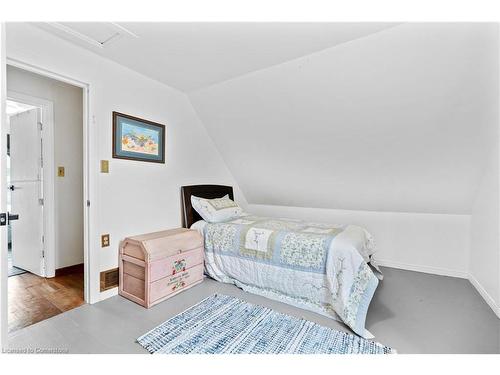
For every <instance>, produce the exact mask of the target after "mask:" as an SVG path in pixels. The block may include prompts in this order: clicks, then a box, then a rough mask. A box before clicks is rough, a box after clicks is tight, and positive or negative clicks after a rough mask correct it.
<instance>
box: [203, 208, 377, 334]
mask: <svg viewBox="0 0 500 375" xmlns="http://www.w3.org/2000/svg"><path fill="white" fill-rule="evenodd" d="M203 232H204V237H205V267H206V272H207V273H208V274H209V275H210V276H211V277H212V278H214V279H216V280H218V281H221V282H225V283H232V284H235V285H237V286H238V287H240V288H242V289H244V290H246V291H249V292H251V293H255V294H259V295H263V296H266V297H269V298H272V299H276V300H280V301H283V302H286V303H289V304H292V305H295V306H299V307H302V308H305V309H308V310H312V311H315V312H318V313H321V314H323V315H327V316H330V317H332V318H335V319H338V320H341V321H343V322H344V323H345V324H346V325H348V326H349V327H350V328H351V329H352V330H353V331H354V332H355V333H357V334H358V335H360V336H362V337H365V338H370V337H373V336H372V335H371V334H370V333H369V332H368V331H367V330H366V329H365V320H366V313H367V310H368V306H369V304H370V301H371V299H372V297H373V294H374V292H375V289H376V288H377V285H378V279H377V277H376V276H375V274H374V273H373V272H372V270H371V268H370V266H369V265H368V264H367V263H368V262H369V261H370V257H371V255H372V254H373V252H374V249H373V245H372V243H373V242H372V239H371V236H370V234H369V233H368V232H367V231H366V230H364V229H363V228H361V227H358V226H353V225H327V224H319V223H309V222H304V221H299V220H293V219H276V218H265V217H257V216H251V215H248V216H243V217H239V218H237V219H234V220H231V221H227V222H223V223H207V224H206V225H205V227H204V230H203Z"/></svg>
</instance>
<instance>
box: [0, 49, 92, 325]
mask: <svg viewBox="0 0 500 375" xmlns="http://www.w3.org/2000/svg"><path fill="white" fill-rule="evenodd" d="M6 65H11V66H14V67H16V68H19V69H23V70H26V71H29V72H32V73H36V74H39V75H42V76H44V77H48V78H52V79H55V80H57V81H61V82H65V83H68V84H70V85H73V86H76V87H79V88H81V89H82V94H83V95H82V96H83V103H82V106H83V107H82V108H83V121H82V132H83V201H82V206H83V213H84V219H83V233H84V235H83V242H84V244H83V245H84V252H83V258H84V259H83V263H84V299H85V302H86V303H95V302H98V301H99V299H100V296H99V290H98V289H97V288H92V286H95V285H99V280H98V278H99V277H98V275H97V277H94V272H93V270H95V269H98V259H97V257H94V256H91V253H92V248H93V247H94V246H93V244H94V243H96V244H97V243H98V241H97V242H96V241H92V239H97V240H98V234H97V233H98V226H97V224H98V217H97V210H96V209H95V208H92V209H91V206H90V201H91V193H92V195H93V196H94V201H97V181H98V175H97V169H94V168H92V169H91V168H90V165H91V161H94V159H96V160H97V156H92V155H91V153H90V147H91V142H90V139H91V137H94V138H95V137H96V134H95V133H92V132H91V126H90V116H89V113H90V109H89V106H90V84H88V83H86V82H83V81H80V80H78V79H74V78H70V77H67V76H64V75H62V74H59V73H54V72H52V71H50V70H47V69H44V68H42V67H38V66H34V65H31V64H28V63H25V62H23V61H20V60H16V59H12V58H9V57H8V56H7V58H6ZM91 218H92V220H91ZM6 255H7V254H5V256H6ZM96 255H97V254H96ZM1 282H2V284H3V283H4V282H5V284H6V283H7V277H2V280H1ZM94 289H95V290H94ZM3 323H4V322H2V324H3Z"/></svg>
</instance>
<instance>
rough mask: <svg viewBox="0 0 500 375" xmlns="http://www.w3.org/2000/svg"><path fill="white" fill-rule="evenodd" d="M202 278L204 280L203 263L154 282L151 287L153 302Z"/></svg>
mask: <svg viewBox="0 0 500 375" xmlns="http://www.w3.org/2000/svg"><path fill="white" fill-rule="evenodd" d="M201 280H203V264H198V265H196V266H194V267H191V268H188V269H186V270H185V271H180V272H178V273H176V274H174V275H170V276H167V277H164V278H163V279H160V280H157V281H155V282H152V283H151V289H150V298H151V302H152V303H154V302H155V301H157V300H159V299H161V298H165V297H168V296H169V295H170V294H172V293H175V292H178V291H180V290H182V289H184V288H186V287H188V286H190V285H191V284H194V283H196V282H198V281H201Z"/></svg>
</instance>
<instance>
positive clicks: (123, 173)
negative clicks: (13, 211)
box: [7, 23, 244, 302]
mask: <svg viewBox="0 0 500 375" xmlns="http://www.w3.org/2000/svg"><path fill="white" fill-rule="evenodd" d="M7 55H8V57H9V58H11V59H16V60H20V61H23V62H25V63H28V64H32V65H34V66H37V67H42V68H44V69H47V70H49V71H52V72H57V73H59V74H62V75H64V76H67V77H71V78H73V79H77V80H80V81H82V82H85V83H88V84H90V102H89V114H90V120H91V124H90V126H91V133H90V169H91V177H94V180H93V181H94V184H93V185H92V186H91V188H90V199H91V201H92V203H91V210H90V213H91V230H94V229H95V230H94V231H93V232H92V233H91V234H93V235H92V237H91V238H90V247H91V253H90V259H89V266H90V273H91V293H92V295H91V301H92V302H95V301H97V300H98V299H99V298H104V297H106V296H109V295H110V294H114V293H116V290H112V291H110V292H106V293H103V294H102V295H101V296H100V297H99V292H98V290H99V272H100V271H101V270H105V269H109V268H112V267H116V266H117V258H118V245H119V241H120V240H121V239H123V238H124V237H126V236H129V235H134V234H138V233H144V232H150V231H155V230H160V229H164V228H170V227H176V226H179V225H180V224H181V211H180V187H181V186H182V185H186V184H199V183H218V184H230V185H236V184H235V182H234V180H233V179H232V177H231V175H230V173H229V172H228V170H227V168H226V167H225V164H224V162H223V160H222V159H221V157H220V155H219V154H218V152H217V150H216V149H215V147H214V145H213V143H212V142H211V140H210V138H209V137H208V136H207V134H206V131H205V129H204V128H203V126H202V125H201V124H200V122H199V120H198V118H197V117H196V114H195V113H194V112H193V110H192V108H191V106H190V103H189V101H188V99H187V97H186V96H185V95H184V94H183V93H180V92H179V91H176V90H174V89H171V88H169V87H167V86H165V85H163V84H160V83H158V82H156V81H153V80H151V79H149V78H146V77H145V76H142V75H140V74H138V73H135V72H133V71H131V70H129V69H127V68H124V67H123V66H120V65H118V64H116V63H113V62H111V61H109V60H106V59H103V58H101V57H98V56H97V55H95V54H93V53H91V52H88V51H85V50H83V49H81V48H79V47H76V46H74V45H71V44H70V43H68V42H65V41H63V40H61V39H59V38H57V37H55V36H52V35H50V34H48V33H45V32H44V31H41V30H40V29H38V28H36V27H34V26H31V25H27V24H14V23H10V24H8V25H7ZM112 111H119V112H124V113H128V114H131V115H134V116H138V117H142V118H145V119H149V120H152V121H155V122H159V123H163V124H166V126H167V145H166V164H156V163H144V162H136V161H126V160H119V159H112V158H111V153H112V147H111V146H112V141H111V137H112V123H111V119H112V118H111V113H112ZM100 159H108V160H110V166H109V167H110V173H109V174H99V173H98V168H99V160H100ZM235 194H236V196H237V199H239V200H240V201H243V202H244V198H243V197H242V195H241V193H240V191H239V189H238V188H237V186H236V191H235ZM101 233H109V234H110V236H111V246H110V247H108V248H103V249H101V248H100V239H99V235H100V234H101Z"/></svg>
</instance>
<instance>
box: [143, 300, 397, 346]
mask: <svg viewBox="0 0 500 375" xmlns="http://www.w3.org/2000/svg"><path fill="white" fill-rule="evenodd" d="M137 342H139V344H141V345H142V346H143V347H144V348H146V349H147V350H148V351H149V352H150V353H153V354H159V353H167V354H188V353H193V354H194V353H196V354H246V353H255V354H389V353H394V352H395V351H394V350H393V349H391V348H389V347H387V346H384V345H381V344H379V343H377V342H373V341H368V340H366V339H363V338H361V337H358V336H355V335H351V334H348V333H345V332H341V331H336V330H333V329H331V328H327V327H323V326H320V325H319V324H316V323H313V322H310V321H307V320H303V319H298V318H294V317H292V316H289V315H285V314H281V313H278V312H276V311H273V310H271V309H269V308H266V307H263V306H258V305H253V304H251V303H248V302H245V301H242V300H240V299H237V298H234V297H229V296H225V295H213V296H210V297H208V298H206V299H204V300H203V301H201V302H200V303H198V304H197V305H195V306H193V307H191V308H189V309H188V310H186V311H184V312H183V313H180V314H179V315H176V316H174V317H173V318H171V319H169V320H167V321H166V322H164V323H162V324H160V325H159V326H158V327H156V328H154V329H153V330H151V331H149V332H148V333H146V334H145V335H143V336H141V337H139V338H138V339H137Z"/></svg>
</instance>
